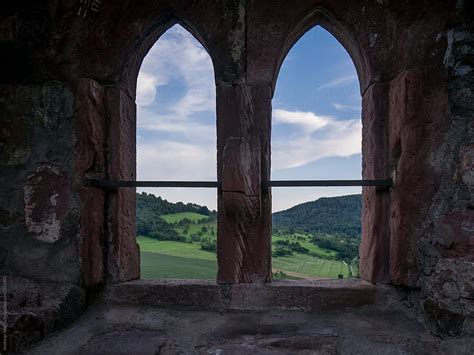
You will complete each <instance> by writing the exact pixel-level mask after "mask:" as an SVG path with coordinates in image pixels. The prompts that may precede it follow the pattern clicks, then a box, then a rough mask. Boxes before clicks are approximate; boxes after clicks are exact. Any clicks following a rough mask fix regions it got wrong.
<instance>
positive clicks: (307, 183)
mask: <svg viewBox="0 0 474 355" xmlns="http://www.w3.org/2000/svg"><path fill="white" fill-rule="evenodd" d="M85 185H87V186H93V187H103V188H119V187H191V188H200V187H203V188H218V187H220V186H221V183H220V182H218V181H113V180H86V182H85ZM317 186H321V187H324V186H376V187H386V188H389V187H391V186H392V180H391V179H385V180H271V181H263V182H262V187H263V188H268V187H317Z"/></svg>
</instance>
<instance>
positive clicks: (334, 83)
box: [318, 74, 357, 90]
mask: <svg viewBox="0 0 474 355" xmlns="http://www.w3.org/2000/svg"><path fill="white" fill-rule="evenodd" d="M355 80H357V75H354V74H351V75H345V76H340V77H337V78H335V79H333V80H330V81H328V82H327V83H326V84H323V85H320V86H319V87H318V89H319V90H323V89H329V88H336V87H340V86H344V85H347V84H349V83H351V82H353V81H355Z"/></svg>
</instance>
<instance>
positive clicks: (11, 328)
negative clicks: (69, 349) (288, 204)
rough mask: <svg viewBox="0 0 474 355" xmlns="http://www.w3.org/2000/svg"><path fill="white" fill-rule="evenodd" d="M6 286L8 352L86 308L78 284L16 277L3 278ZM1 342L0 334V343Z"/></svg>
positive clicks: (60, 324)
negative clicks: (39, 281)
mask: <svg viewBox="0 0 474 355" xmlns="http://www.w3.org/2000/svg"><path fill="white" fill-rule="evenodd" d="M6 285H7V294H6V295H7V299H6V300H5V301H6V302H7V307H8V316H7V339H6V340H7V346H6V349H7V350H8V352H9V353H16V352H20V351H22V350H24V349H25V348H27V347H29V346H31V345H32V344H34V343H36V342H38V341H40V340H41V339H43V338H44V337H45V336H48V335H50V334H51V333H53V332H54V331H57V330H58V329H61V328H63V327H64V326H67V325H69V324H71V323H72V322H74V321H75V320H76V319H77V318H78V317H79V315H80V314H81V313H82V312H83V310H84V307H85V297H84V292H83V290H82V289H81V288H80V287H78V286H74V285H60V284H48V283H36V282H32V281H30V280H28V279H23V278H18V277H6ZM2 302H3V293H2ZM3 341H4V338H3V337H2V339H1V340H0V344H2V345H3ZM2 349H4V347H3V346H2Z"/></svg>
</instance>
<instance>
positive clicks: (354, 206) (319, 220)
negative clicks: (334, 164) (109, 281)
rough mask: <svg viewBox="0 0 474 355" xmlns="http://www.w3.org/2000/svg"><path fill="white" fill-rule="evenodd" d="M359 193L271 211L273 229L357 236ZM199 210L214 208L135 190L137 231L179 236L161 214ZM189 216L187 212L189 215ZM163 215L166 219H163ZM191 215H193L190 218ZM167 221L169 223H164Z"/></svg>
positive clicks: (205, 211)
mask: <svg viewBox="0 0 474 355" xmlns="http://www.w3.org/2000/svg"><path fill="white" fill-rule="evenodd" d="M361 206H362V197H361V195H348V196H338V197H323V198H320V199H318V200H316V201H311V202H306V203H302V204H300V205H296V206H294V207H291V208H289V209H287V210H284V211H281V212H276V213H274V214H273V229H274V230H275V229H287V230H290V229H293V230H295V231H305V232H309V233H311V232H319V233H327V234H340V235H345V236H349V237H359V236H360V234H361ZM176 213H178V214H182V213H190V214H193V213H198V214H199V215H204V216H209V217H215V215H216V211H210V210H209V209H208V208H207V207H205V206H200V205H197V204H193V203H188V204H184V203H182V202H178V203H172V202H168V201H167V200H165V199H163V198H161V197H159V196H158V197H156V196H155V195H153V194H147V193H145V192H143V193H140V194H137V235H149V236H152V234H153V233H154V232H155V233H159V234H160V238H166V240H179V239H180V237H179V235H178V233H177V232H176V230H175V229H174V228H173V226H172V225H171V224H170V223H172V222H173V220H172V219H173V218H176V216H173V217H172V218H171V219H169V218H167V217H166V216H164V215H170V214H176ZM188 217H189V216H188ZM165 219H168V220H167V221H165ZM190 219H194V218H190ZM167 222H169V223H167Z"/></svg>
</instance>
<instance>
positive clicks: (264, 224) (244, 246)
mask: <svg viewBox="0 0 474 355" xmlns="http://www.w3.org/2000/svg"><path fill="white" fill-rule="evenodd" d="M269 99H270V87H269V86H267V87H262V86H258V85H256V86H250V85H235V86H230V87H228V86H218V88H217V116H218V117H222V119H218V121H217V161H218V163H217V171H218V179H219V181H221V188H220V189H219V192H218V211H219V214H218V225H217V227H218V233H217V238H218V245H217V248H218V253H217V259H218V264H219V271H218V275H217V281H218V282H220V283H238V282H259V283H265V282H269V281H270V280H271V264H270V263H271V221H270V211H271V199H270V198H269V192H268V191H265V190H263V189H262V188H261V186H262V181H266V180H268V179H269V176H270V174H269V172H270V164H269V163H270V159H269V154H270V152H269V148H270V143H269V136H270V106H269Z"/></svg>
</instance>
